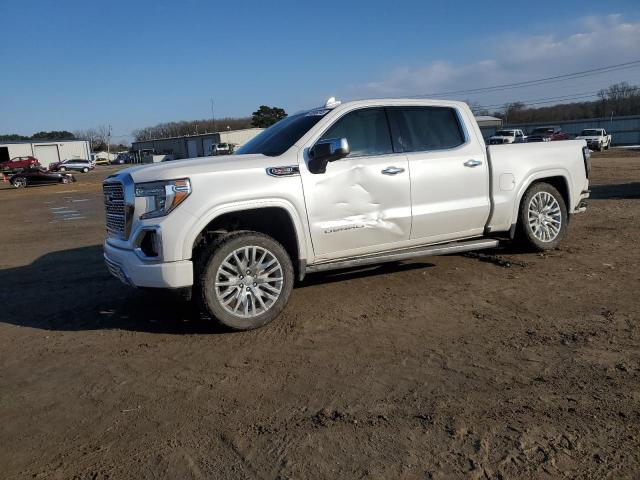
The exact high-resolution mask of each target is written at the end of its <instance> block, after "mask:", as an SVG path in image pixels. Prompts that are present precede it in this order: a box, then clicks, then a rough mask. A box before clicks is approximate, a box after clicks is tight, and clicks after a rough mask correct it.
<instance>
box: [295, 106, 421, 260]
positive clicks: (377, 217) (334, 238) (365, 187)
mask: <svg viewBox="0 0 640 480" xmlns="http://www.w3.org/2000/svg"><path fill="white" fill-rule="evenodd" d="M329 138H346V139H347V141H348V142H349V146H350V149H351V153H350V154H349V155H348V156H347V157H346V158H342V159H340V160H337V161H335V162H332V163H329V164H328V165H327V170H326V172H325V173H319V174H313V173H311V172H310V171H309V170H308V168H307V167H306V165H307V163H306V161H307V160H308V158H307V152H308V149H305V150H304V151H303V152H302V153H301V155H303V156H304V158H303V159H302V160H301V161H300V173H301V175H302V181H303V185H304V195H305V202H306V205H307V214H308V219H309V227H310V230H311V239H312V242H313V250H314V253H315V260H316V261H323V260H330V259H335V258H341V257H347V256H351V255H359V254H363V253H370V252H372V251H382V250H385V249H388V248H392V247H393V246H394V244H396V243H397V242H400V241H406V240H408V239H409V234H410V230H411V193H410V185H409V165H408V163H407V157H406V155H405V154H403V153H395V152H394V150H393V146H392V143H391V136H390V131H389V123H388V120H387V115H386V113H385V110H384V109H383V108H364V109H359V110H352V111H350V112H347V113H346V114H345V115H343V116H342V117H340V118H339V119H338V120H336V121H335V122H334V123H333V124H332V125H331V126H329V127H328V129H327V130H326V131H325V132H324V133H323V134H322V135H321V137H320V140H323V139H329Z"/></svg>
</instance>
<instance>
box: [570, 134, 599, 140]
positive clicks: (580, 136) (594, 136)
mask: <svg viewBox="0 0 640 480" xmlns="http://www.w3.org/2000/svg"><path fill="white" fill-rule="evenodd" d="M601 138H604V137H600V136H598V135H589V136H584V135H578V136H577V137H576V140H600V139H601Z"/></svg>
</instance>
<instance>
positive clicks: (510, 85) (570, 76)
mask: <svg viewBox="0 0 640 480" xmlns="http://www.w3.org/2000/svg"><path fill="white" fill-rule="evenodd" d="M639 66H640V60H634V61H632V62H626V63H619V64H616V65H609V66H606V67H599V68H592V69H589V70H583V71H581V72H573V73H565V74H562V75H555V76H553V77H546V78H539V79H536V80H527V81H523V82H514V83H505V84H502V85H493V86H491V87H481V88H472V89H468V90H452V91H449V92H439V93H426V94H421V95H414V96H413V97H414V98H419V97H440V96H447V95H459V94H463V93H464V94H468V93H480V92H497V91H500V90H511V89H514V88H523V87H531V86H538V85H545V84H547V83H555V82H561V81H565V80H573V79H576V78H583V77H589V76H592V75H600V74H602V73H608V72H614V71H617V70H624V69H628V68H636V67H639Z"/></svg>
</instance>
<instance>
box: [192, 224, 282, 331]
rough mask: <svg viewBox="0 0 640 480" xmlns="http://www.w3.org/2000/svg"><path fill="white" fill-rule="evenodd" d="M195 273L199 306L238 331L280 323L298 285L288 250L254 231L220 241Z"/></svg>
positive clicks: (203, 255)
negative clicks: (282, 313)
mask: <svg viewBox="0 0 640 480" xmlns="http://www.w3.org/2000/svg"><path fill="white" fill-rule="evenodd" d="M194 273H195V278H194V280H195V282H194V296H193V297H194V298H193V299H194V301H195V302H197V306H198V307H199V308H200V309H201V311H203V312H204V313H205V314H207V315H209V316H211V317H213V318H214V319H216V320H217V321H218V322H219V323H221V324H222V325H224V326H225V327H228V328H231V329H233V330H251V329H254V328H258V327H261V326H263V325H266V324H267V323H269V322H271V321H272V320H273V319H275V318H276V317H277V316H278V315H279V314H280V313H281V312H282V310H283V309H284V307H285V306H286V304H287V302H288V301H289V296H290V295H291V290H292V288H293V283H294V270H293V265H292V263H291V259H290V258H289V255H288V254H287V251H286V250H285V249H284V247H283V246H282V245H281V244H280V243H278V242H277V241H275V240H274V239H273V238H271V237H269V236H268V235H264V234H262V233H258V232H252V231H241V232H232V233H228V234H224V235H221V236H220V237H218V238H217V239H216V240H215V241H214V242H213V243H211V244H210V245H208V246H206V247H205V248H204V250H203V251H202V252H200V254H199V255H198V258H197V259H196V263H195V272H194Z"/></svg>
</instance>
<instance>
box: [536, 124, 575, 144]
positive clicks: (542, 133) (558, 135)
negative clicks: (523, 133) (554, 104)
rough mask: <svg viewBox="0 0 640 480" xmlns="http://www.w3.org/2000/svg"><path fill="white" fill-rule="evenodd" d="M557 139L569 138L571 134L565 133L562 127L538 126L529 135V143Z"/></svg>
mask: <svg viewBox="0 0 640 480" xmlns="http://www.w3.org/2000/svg"><path fill="white" fill-rule="evenodd" d="M556 140H569V134H568V133H564V132H563V131H562V129H561V128H560V127H537V128H534V129H533V131H532V132H531V133H530V134H529V136H528V137H527V143H531V142H554V141H556Z"/></svg>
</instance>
